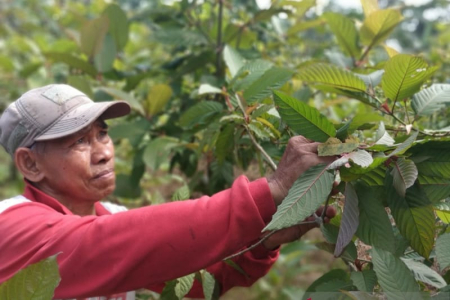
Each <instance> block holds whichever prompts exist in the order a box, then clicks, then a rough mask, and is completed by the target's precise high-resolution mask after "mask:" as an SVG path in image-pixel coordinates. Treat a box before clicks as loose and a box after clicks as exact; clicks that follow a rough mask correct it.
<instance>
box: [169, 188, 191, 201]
mask: <svg viewBox="0 0 450 300" xmlns="http://www.w3.org/2000/svg"><path fill="white" fill-rule="evenodd" d="M190 196H191V192H190V191H189V187H188V186H187V185H186V184H185V185H183V186H181V187H180V188H178V189H177V190H176V191H175V193H173V195H172V201H180V200H187V199H189V197H190Z"/></svg>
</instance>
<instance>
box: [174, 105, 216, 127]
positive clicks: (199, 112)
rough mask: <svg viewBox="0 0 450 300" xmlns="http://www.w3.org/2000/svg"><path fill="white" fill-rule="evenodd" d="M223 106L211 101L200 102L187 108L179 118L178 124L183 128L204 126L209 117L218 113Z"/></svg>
mask: <svg viewBox="0 0 450 300" xmlns="http://www.w3.org/2000/svg"><path fill="white" fill-rule="evenodd" d="M222 110H223V105H222V104H220V103H218V102H213V101H202V102H199V103H197V104H195V105H193V106H191V107H190V108H188V109H187V110H186V111H185V112H184V113H183V114H182V115H181V117H180V120H179V124H180V126H181V127H184V128H192V127H194V126H195V125H198V124H204V123H205V122H206V121H207V120H208V119H209V118H210V117H211V116H214V115H216V114H218V113H220V112H221V111H222Z"/></svg>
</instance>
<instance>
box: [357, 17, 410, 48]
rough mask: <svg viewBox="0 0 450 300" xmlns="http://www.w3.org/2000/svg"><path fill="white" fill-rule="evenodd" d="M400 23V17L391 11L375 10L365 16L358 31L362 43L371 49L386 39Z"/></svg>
mask: <svg viewBox="0 0 450 300" xmlns="http://www.w3.org/2000/svg"><path fill="white" fill-rule="evenodd" d="M401 21H402V15H401V14H400V12H399V11H397V10H393V9H383V10H377V11H374V12H373V13H371V14H370V15H366V18H365V20H364V23H363V26H362V27H361V29H360V36H361V41H362V43H363V44H364V45H367V46H369V47H370V48H372V47H373V46H375V45H377V44H379V43H380V42H382V41H383V40H384V39H386V38H387V36H388V35H389V34H390V33H391V32H392V31H393V30H394V28H395V26H397V24H398V23H400V22H401Z"/></svg>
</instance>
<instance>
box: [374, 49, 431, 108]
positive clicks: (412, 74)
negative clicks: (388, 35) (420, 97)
mask: <svg viewBox="0 0 450 300" xmlns="http://www.w3.org/2000/svg"><path fill="white" fill-rule="evenodd" d="M384 70H385V73H384V75H383V79H382V83H381V84H382V88H383V91H384V93H385V95H386V97H388V98H389V99H391V100H392V101H401V100H403V99H407V98H409V97H411V96H412V95H413V94H414V93H416V92H418V91H419V89H420V87H421V86H422V84H423V82H424V81H425V80H426V79H427V78H428V77H429V75H430V72H432V71H433V72H434V69H433V68H429V67H428V64H427V62H426V61H425V60H424V59H423V58H421V57H418V56H412V55H408V54H399V55H396V56H394V57H392V58H391V59H389V60H388V62H387V63H386V65H385V66H384Z"/></svg>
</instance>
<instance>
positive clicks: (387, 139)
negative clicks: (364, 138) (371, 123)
mask: <svg viewBox="0 0 450 300" xmlns="http://www.w3.org/2000/svg"><path fill="white" fill-rule="evenodd" d="M376 140H377V141H376V142H375V145H386V146H392V145H394V143H395V140H394V139H393V138H392V137H391V136H390V135H389V133H388V132H387V131H386V128H385V126H384V122H380V126H379V127H378V130H377V136H376Z"/></svg>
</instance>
